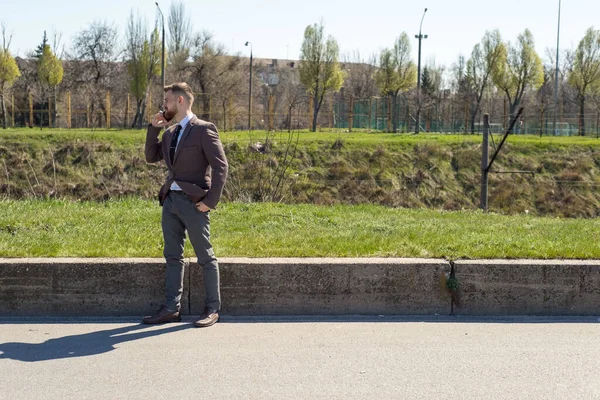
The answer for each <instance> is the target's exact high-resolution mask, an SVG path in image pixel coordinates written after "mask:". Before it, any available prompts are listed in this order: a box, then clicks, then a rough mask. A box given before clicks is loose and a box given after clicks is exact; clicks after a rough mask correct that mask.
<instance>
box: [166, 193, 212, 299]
mask: <svg viewBox="0 0 600 400" xmlns="http://www.w3.org/2000/svg"><path fill="white" fill-rule="evenodd" d="M162 231H163V238H164V241H165V248H164V252H163V254H164V256H165V260H166V262H167V279H166V294H167V301H166V306H167V308H168V309H169V310H172V311H174V310H179V309H180V308H181V295H182V294H183V271H184V268H185V263H184V259H183V248H184V244H185V232H186V231H187V233H188V236H189V238H190V242H191V243H192V247H193V248H194V251H195V252H196V257H198V264H199V265H202V269H203V275H204V293H205V297H204V305H205V307H206V308H209V309H211V310H212V311H219V310H220V309H221V294H220V290H219V264H218V263H217V259H216V257H215V253H214V251H213V248H212V245H211V244H210V211H209V212H205V213H203V212H200V211H199V210H198V209H197V208H196V206H195V205H194V204H193V203H192V201H191V200H190V199H188V197H187V196H186V195H185V194H183V193H182V192H169V194H168V195H167V198H166V199H165V201H164V203H163V209H162Z"/></svg>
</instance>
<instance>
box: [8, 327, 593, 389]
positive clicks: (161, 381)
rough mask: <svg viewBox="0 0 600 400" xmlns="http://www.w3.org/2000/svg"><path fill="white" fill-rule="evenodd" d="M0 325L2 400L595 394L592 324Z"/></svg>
mask: <svg viewBox="0 0 600 400" xmlns="http://www.w3.org/2000/svg"><path fill="white" fill-rule="evenodd" d="M191 321H192V319H191V318H189V317H188V318H186V319H185V320H184V322H182V323H178V324H170V325H162V326H153V327H149V326H144V325H140V324H139V323H138V320H137V319H131V318H129V319H89V318H87V319H24V318H21V319H19V318H4V319H0V399H11V400H12V399H61V400H64V399H155V398H156V399H159V398H160V399H171V398H172V399H175V398H177V399H210V398H213V399H378V400H380V399H416V398H434V399H454V400H456V399H528V400H531V399H566V398H568V399H570V400H572V399H599V398H600V321H599V319H598V318H580V319H575V318H566V319H559V318H495V319H473V318H470V319H469V318H456V317H429V318H428V317H424V318H420V317H411V318H400V317H371V318H367V317H346V318H336V317H318V318H307V317H305V318H302V317H293V318H292V317H289V318H283V317H278V318H275V317H257V318H234V317H223V318H222V321H221V322H220V323H218V324H217V325H215V326H214V327H211V328H207V329H198V328H193V327H192V326H191V325H190V322H191Z"/></svg>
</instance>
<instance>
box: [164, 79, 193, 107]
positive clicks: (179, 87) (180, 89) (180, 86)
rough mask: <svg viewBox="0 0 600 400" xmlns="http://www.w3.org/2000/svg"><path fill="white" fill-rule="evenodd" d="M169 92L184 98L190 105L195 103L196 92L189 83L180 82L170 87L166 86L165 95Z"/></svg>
mask: <svg viewBox="0 0 600 400" xmlns="http://www.w3.org/2000/svg"><path fill="white" fill-rule="evenodd" d="M169 90H170V91H171V92H172V93H173V94H174V95H175V96H177V97H179V96H183V97H184V98H185V99H186V100H187V101H189V102H190V105H192V104H193V103H194V92H193V91H192V88H191V87H190V85H188V84H187V83H185V82H178V83H174V84H172V85H169V86H165V93H166V92H168V91H169Z"/></svg>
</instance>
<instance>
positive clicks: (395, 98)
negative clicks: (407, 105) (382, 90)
mask: <svg viewBox="0 0 600 400" xmlns="http://www.w3.org/2000/svg"><path fill="white" fill-rule="evenodd" d="M397 105H398V94H392V132H394V133H396V132H398V107H397Z"/></svg>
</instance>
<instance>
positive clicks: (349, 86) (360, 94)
mask: <svg viewBox="0 0 600 400" xmlns="http://www.w3.org/2000/svg"><path fill="white" fill-rule="evenodd" d="M342 63H343V64H345V70H346V79H345V80H344V88H345V90H346V93H348V92H349V93H351V94H352V95H353V96H354V97H355V98H357V99H366V98H370V97H372V96H376V95H377V82H375V77H374V75H375V71H377V55H372V56H371V57H370V58H369V59H368V60H365V59H364V58H362V57H361V55H360V53H359V52H358V51H355V52H353V53H352V55H348V54H345V55H344V56H343V57H342Z"/></svg>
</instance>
